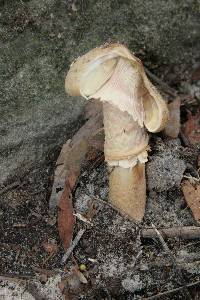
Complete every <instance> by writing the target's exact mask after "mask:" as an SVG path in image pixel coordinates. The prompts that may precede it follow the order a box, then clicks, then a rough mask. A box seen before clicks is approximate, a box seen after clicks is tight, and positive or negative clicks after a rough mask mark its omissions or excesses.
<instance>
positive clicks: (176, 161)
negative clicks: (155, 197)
mask: <svg viewBox="0 0 200 300" xmlns="http://www.w3.org/2000/svg"><path fill="white" fill-rule="evenodd" d="M178 141H179V140H178V139H177V140H171V141H169V142H168V143H167V144H164V143H161V144H158V145H157V152H158V153H157V154H156V155H153V156H152V157H149V160H150V161H149V162H148V163H147V183H148V189H149V191H157V192H163V191H168V190H170V189H173V188H179V187H180V183H181V180H182V178H183V173H184V171H185V169H186V164H185V162H184V161H183V160H182V159H180V158H179V151H178V150H179V148H180V145H179V143H178Z"/></svg>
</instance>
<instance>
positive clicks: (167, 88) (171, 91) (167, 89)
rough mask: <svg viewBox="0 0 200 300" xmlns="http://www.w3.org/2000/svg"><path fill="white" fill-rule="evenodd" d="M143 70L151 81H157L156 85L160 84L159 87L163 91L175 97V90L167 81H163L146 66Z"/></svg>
mask: <svg viewBox="0 0 200 300" xmlns="http://www.w3.org/2000/svg"><path fill="white" fill-rule="evenodd" d="M145 72H146V73H147V75H148V76H149V77H150V79H152V81H154V82H155V83H157V84H158V85H160V87H161V88H162V89H163V91H164V92H165V93H167V94H169V95H170V96H172V97H176V96H177V92H176V90H174V89H173V88H171V87H170V86H169V85H168V84H167V83H165V82H163V81H162V80H161V79H160V78H158V77H157V76H156V75H155V74H153V73H151V72H150V71H149V70H148V69H147V68H145Z"/></svg>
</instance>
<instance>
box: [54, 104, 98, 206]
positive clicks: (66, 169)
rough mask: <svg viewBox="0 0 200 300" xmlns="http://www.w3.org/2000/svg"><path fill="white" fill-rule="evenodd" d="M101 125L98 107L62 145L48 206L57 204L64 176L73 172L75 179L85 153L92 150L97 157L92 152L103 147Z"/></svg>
mask: <svg viewBox="0 0 200 300" xmlns="http://www.w3.org/2000/svg"><path fill="white" fill-rule="evenodd" d="M88 114H89V112H88ZM102 127H103V118H102V114H101V113H99V108H98V110H97V112H96V114H95V113H94V111H93V112H92V113H91V117H90V119H89V120H88V121H86V123H85V124H84V125H83V126H82V127H81V128H80V129H79V131H78V132H77V133H76V134H75V135H74V136H73V138H72V140H68V141H67V142H66V143H65V144H64V145H63V147H62V150H61V152H60V155H59V157H58V160H57V162H56V169H55V175H54V183H53V187H52V193H51V197H50V200H49V206H50V208H55V207H56V206H57V205H58V202H59V201H60V197H61V194H62V191H63V188H64V185H65V181H66V178H69V176H70V177H71V176H72V174H74V175H75V179H77V177H78V176H79V173H80V168H81V165H82V163H83V162H84V160H85V159H86V156H87V153H88V152H89V151H92V152H93V157H97V156H98V155H99V154H97V155H95V154H94V153H96V152H97V153H98V150H97V149H99V150H102V149H103V144H104V136H103V135H102V132H101V134H98V133H99V132H100V129H101V128H102Z"/></svg>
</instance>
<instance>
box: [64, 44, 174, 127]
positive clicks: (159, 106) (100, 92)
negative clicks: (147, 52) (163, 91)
mask: <svg viewBox="0 0 200 300" xmlns="http://www.w3.org/2000/svg"><path fill="white" fill-rule="evenodd" d="M65 89H66V91H67V93H69V94H70V95H72V96H80V95H82V96H83V97H85V98H86V99H91V98H96V99H99V100H101V101H104V102H109V103H111V104H113V105H115V106H117V107H118V108H119V109H120V110H121V111H127V112H128V113H129V114H130V115H131V116H132V117H133V119H134V121H137V122H138V123H139V125H140V126H141V127H142V126H143V124H144V125H145V127H146V128H147V129H148V130H149V131H150V132H158V131H161V130H162V129H163V128H164V127H165V125H166V123H167V120H168V115H169V113H168V109H167V105H166V103H165V102H164V100H163V99H162V97H161V95H160V94H159V93H158V91H157V90H156V88H155V87H154V86H153V85H152V84H151V83H150V81H149V80H148V78H147V76H146V74H145V71H144V68H143V65H142V63H141V61H140V60H139V59H138V58H136V57H135V56H134V55H133V54H132V53H131V52H130V51H129V50H128V49H127V48H126V47H125V46H123V45H121V44H110V45H105V46H102V47H99V48H95V49H93V50H91V51H89V52H88V53H86V54H85V55H83V56H81V57H79V58H78V59H77V60H76V61H75V62H74V63H73V64H72V65H71V67H70V70H69V72H68V74H67V76H66V80H65Z"/></svg>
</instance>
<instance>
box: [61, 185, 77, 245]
mask: <svg viewBox="0 0 200 300" xmlns="http://www.w3.org/2000/svg"><path fill="white" fill-rule="evenodd" d="M72 181H73V180H71V181H70V179H69V180H67V181H66V183H65V187H64V190H63V193H62V195H61V198H60V201H59V203H58V208H59V210H58V232H59V236H60V239H61V241H62V244H63V247H64V249H65V250H66V249H67V248H68V247H69V245H70V242H71V240H72V235H73V228H74V223H75V217H74V210H73V205H72V195H71V188H72ZM69 182H71V183H69ZM73 182H75V181H73Z"/></svg>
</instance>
